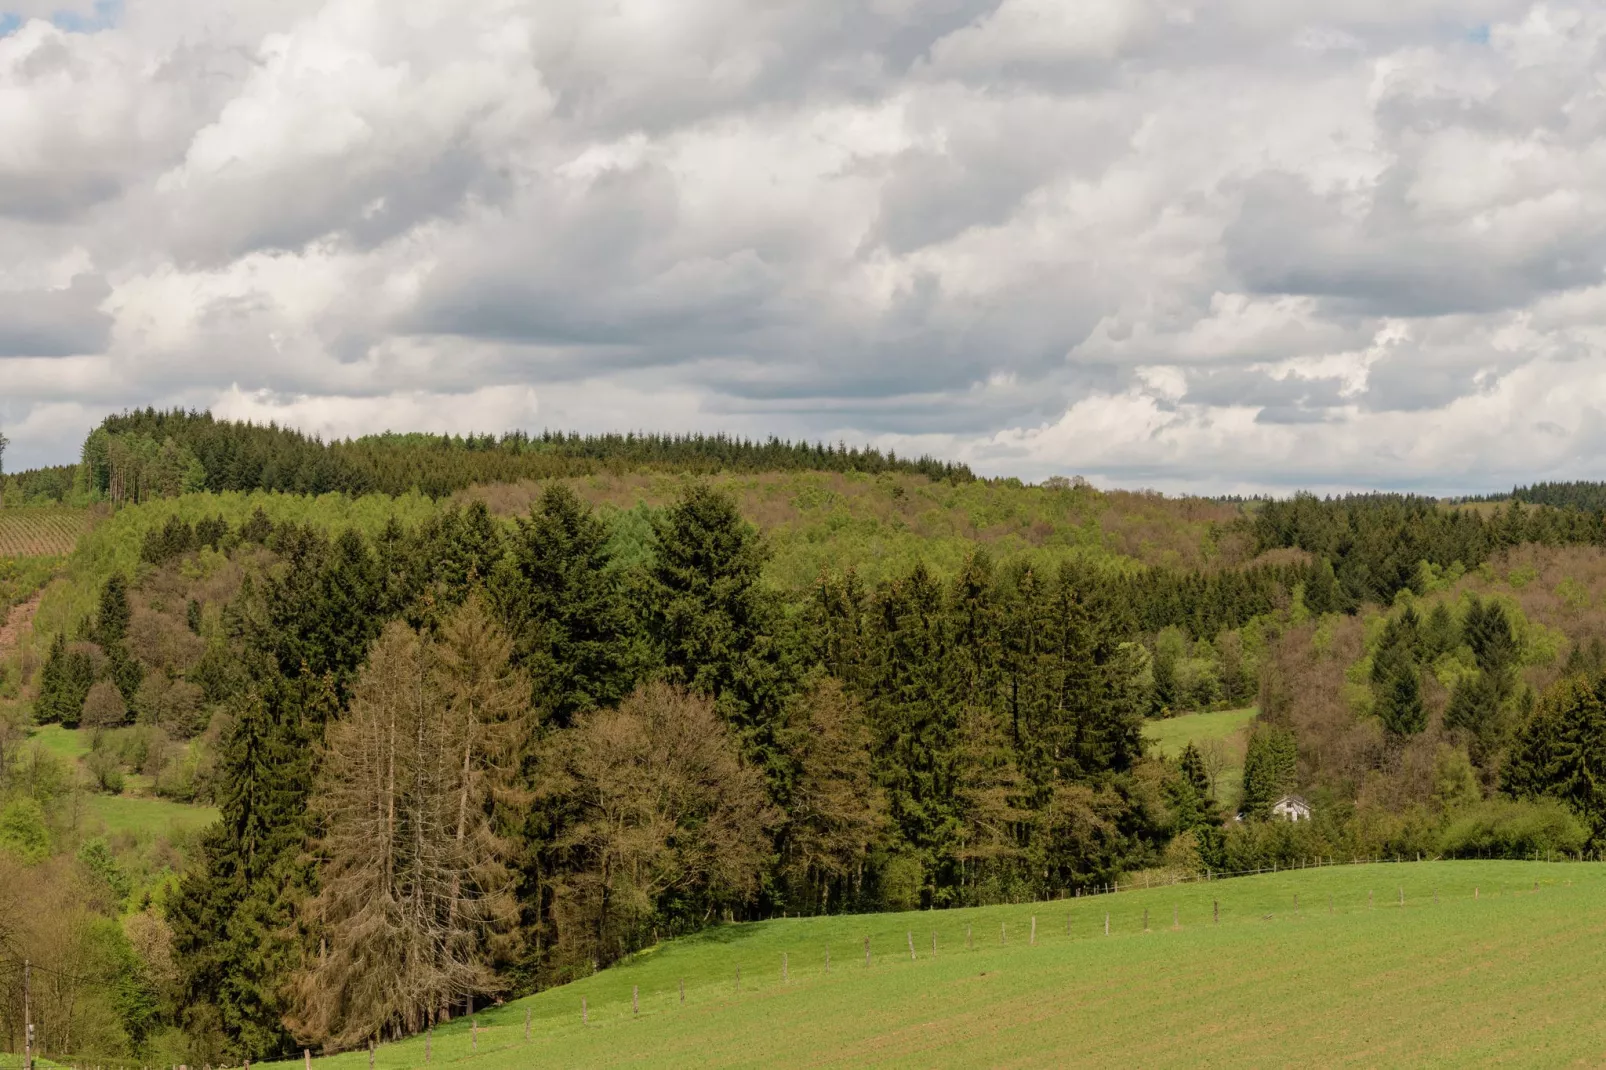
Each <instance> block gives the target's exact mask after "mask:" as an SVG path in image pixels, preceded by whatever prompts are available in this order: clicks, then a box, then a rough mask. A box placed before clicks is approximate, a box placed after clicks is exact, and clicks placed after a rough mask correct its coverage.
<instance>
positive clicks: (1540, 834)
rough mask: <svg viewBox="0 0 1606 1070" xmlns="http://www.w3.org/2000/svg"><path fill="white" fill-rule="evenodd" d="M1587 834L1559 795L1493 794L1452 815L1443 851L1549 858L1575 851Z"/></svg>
mask: <svg viewBox="0 0 1606 1070" xmlns="http://www.w3.org/2000/svg"><path fill="white" fill-rule="evenodd" d="M1588 839H1589V831H1588V830H1587V829H1586V828H1585V827H1584V824H1583V822H1582V821H1580V820H1579V819H1578V816H1577V815H1576V814H1574V813H1573V812H1572V811H1571V810H1569V809H1567V807H1565V806H1563V805H1562V804H1561V803H1559V802H1557V801H1556V800H1554V799H1538V800H1532V801H1529V800H1514V799H1491V800H1489V801H1488V802H1485V803H1480V804H1479V805H1478V806H1476V807H1474V808H1472V809H1470V810H1467V811H1465V812H1464V813H1463V814H1462V815H1461V816H1460V817H1458V818H1456V819H1455V820H1454V821H1452V822H1451V823H1450V824H1449V826H1448V827H1446V828H1445V830H1444V835H1443V836H1442V838H1441V839H1440V842H1439V851H1440V853H1441V854H1444V855H1447V856H1449V857H1452V858H1472V857H1477V858H1529V857H1533V856H1536V855H1537V856H1538V857H1541V858H1546V857H1550V856H1552V855H1557V854H1564V855H1565V854H1572V853H1573V852H1575V851H1577V850H1579V849H1580V848H1582V847H1583V846H1584V843H1585V842H1586V841H1587V840H1588Z"/></svg>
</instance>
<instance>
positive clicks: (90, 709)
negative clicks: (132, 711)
mask: <svg viewBox="0 0 1606 1070" xmlns="http://www.w3.org/2000/svg"><path fill="white" fill-rule="evenodd" d="M127 720H128V706H127V704H126V703H124V702H123V694H122V692H121V691H119V690H117V685H116V684H114V683H113V682H112V681H110V680H102V681H100V682H99V683H98V684H96V685H95V686H94V687H91V688H90V689H89V696H88V697H87V698H85V699H84V713H83V719H82V720H81V721H80V723H81V724H82V725H83V726H84V727H85V728H114V727H116V726H117V725H120V724H122V723H123V722H125V721H127Z"/></svg>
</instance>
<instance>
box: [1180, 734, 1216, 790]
mask: <svg viewBox="0 0 1606 1070" xmlns="http://www.w3.org/2000/svg"><path fill="white" fill-rule="evenodd" d="M1178 768H1179V770H1180V771H1181V773H1182V778H1183V779H1184V780H1186V781H1187V782H1188V784H1189V785H1191V786H1192V788H1193V790H1194V792H1195V793H1197V794H1198V796H1199V797H1200V798H1201V799H1203V798H1207V797H1208V796H1209V795H1210V773H1209V772H1208V771H1207V770H1206V769H1205V761H1204V755H1202V754H1200V753H1199V748H1198V747H1195V746H1194V745H1193V743H1192V741H1190V742H1189V743H1188V745H1187V746H1186V747H1183V748H1182V756H1181V757H1180V758H1179V759H1178Z"/></svg>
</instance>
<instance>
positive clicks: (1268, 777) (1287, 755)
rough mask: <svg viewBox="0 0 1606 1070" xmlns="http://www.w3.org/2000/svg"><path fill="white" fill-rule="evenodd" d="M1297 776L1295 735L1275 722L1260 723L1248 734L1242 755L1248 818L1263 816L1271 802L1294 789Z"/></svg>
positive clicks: (1245, 811) (1241, 806) (1266, 813)
mask: <svg viewBox="0 0 1606 1070" xmlns="http://www.w3.org/2000/svg"><path fill="white" fill-rule="evenodd" d="M1298 775H1299V762H1298V749H1297V747H1296V745H1295V742H1294V734H1293V733H1292V732H1290V731H1289V730H1288V729H1286V728H1279V727H1277V726H1276V725H1266V724H1263V725H1260V726H1259V727H1257V728H1256V729H1255V731H1254V734H1253V735H1251V736H1250V737H1249V749H1248V752H1247V753H1246V754H1245V755H1244V778H1243V800H1242V802H1241V803H1240V807H1239V808H1240V809H1241V810H1242V811H1243V812H1244V814H1246V815H1248V816H1249V817H1259V818H1263V817H1266V816H1267V815H1268V814H1269V813H1270V812H1271V805H1272V803H1274V802H1276V801H1277V799H1278V798H1279V797H1280V796H1282V795H1285V794H1287V793H1288V792H1290V791H1292V790H1293V789H1294V786H1295V783H1296V780H1297V777H1298Z"/></svg>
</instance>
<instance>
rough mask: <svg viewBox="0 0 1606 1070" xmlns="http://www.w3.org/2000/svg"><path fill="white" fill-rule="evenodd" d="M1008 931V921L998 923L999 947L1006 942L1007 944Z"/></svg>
mask: <svg viewBox="0 0 1606 1070" xmlns="http://www.w3.org/2000/svg"><path fill="white" fill-rule="evenodd" d="M1008 931H1009V923H1008V922H1006V921H1001V922H999V923H998V946H999V947H1003V946H1004V944H1006V943H1007V942H1008V941H1007V940H1006V939H1005V934H1006V933H1007V932H1008Z"/></svg>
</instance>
